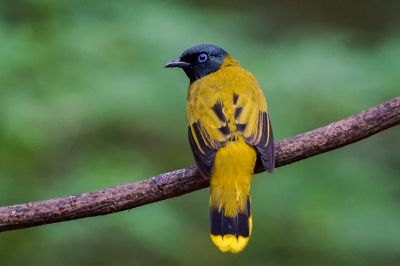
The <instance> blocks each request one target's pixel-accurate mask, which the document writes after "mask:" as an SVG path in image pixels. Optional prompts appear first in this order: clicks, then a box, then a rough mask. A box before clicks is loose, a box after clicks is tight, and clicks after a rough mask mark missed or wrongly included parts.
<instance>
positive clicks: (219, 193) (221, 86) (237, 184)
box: [187, 55, 269, 253]
mask: <svg viewBox="0 0 400 266" xmlns="http://www.w3.org/2000/svg"><path fill="white" fill-rule="evenodd" d="M216 104H220V106H221V109H222V115H221V114H220V113H218V111H216V108H215V106H216ZM238 109H240V112H238V111H236V110H238ZM266 112H267V105H266V102H265V98H264V95H263V92H262V90H261V89H260V87H259V85H258V83H257V81H256V80H255V78H254V76H253V75H252V74H251V73H249V72H247V71H245V70H244V69H243V68H241V67H240V65H239V63H238V62H237V61H235V60H234V59H232V57H231V56H230V55H228V56H226V58H225V60H224V62H223V64H222V66H221V68H220V69H219V70H218V71H216V72H214V73H211V74H209V75H207V76H205V77H203V78H201V79H198V80H196V81H195V82H193V83H191V85H190V86H189V92H188V98H187V115H188V117H187V118H188V123H189V125H190V133H191V135H192V136H193V139H194V142H195V145H196V146H197V148H198V150H199V151H200V153H202V154H205V153H206V152H205V151H204V147H205V146H206V147H209V148H210V149H214V150H216V152H215V157H214V161H213V168H212V170H211V173H210V174H211V181H210V186H211V197H210V205H211V208H215V209H216V210H218V212H221V211H223V216H224V217H231V218H234V217H236V216H237V215H238V214H239V213H245V212H246V211H247V209H246V208H247V204H248V203H247V202H248V200H249V197H250V181H251V178H252V175H253V169H254V166H255V163H256V158H257V153H256V149H255V148H254V147H252V146H251V145H250V144H249V142H254V143H257V142H259V141H260V139H261V138H262V131H263V130H262V129H263V128H265V127H264V126H265V125H263V123H265V122H266V121H263V120H262V119H261V118H260V114H262V113H266ZM235 113H236V114H238V115H236V116H235ZM222 117H223V118H225V119H221V118H222ZM238 124H240V125H246V126H245V128H244V129H243V131H239V130H238ZM194 125H196V127H197V128H198V130H197V131H196V128H195V126H194ZM224 127H228V128H229V131H228V130H225V131H224V130H221V128H224ZM267 128H268V131H269V123H268V125H267ZM196 132H197V133H196ZM226 132H229V133H228V134H226ZM199 139H200V140H202V141H203V142H204V145H201V143H200V140H199ZM268 139H269V138H268V137H267V142H266V143H264V144H263V145H265V146H266V145H267V144H268ZM246 140H247V142H246ZM200 155H201V154H200ZM248 212H250V210H248ZM248 227H249V231H250V232H249V234H248V236H245V237H243V236H240V235H234V234H224V235H213V234H212V235H211V239H212V241H213V243H214V244H215V245H216V246H217V247H218V248H219V249H220V250H221V251H223V252H226V251H229V252H233V253H237V252H240V251H241V250H242V249H243V248H244V247H245V246H246V245H247V242H248V240H249V237H250V233H251V228H252V218H251V216H250V215H249V217H248Z"/></svg>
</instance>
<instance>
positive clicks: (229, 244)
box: [211, 235, 249, 253]
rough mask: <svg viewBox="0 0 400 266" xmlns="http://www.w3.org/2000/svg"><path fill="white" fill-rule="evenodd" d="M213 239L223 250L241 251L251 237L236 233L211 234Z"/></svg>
mask: <svg viewBox="0 0 400 266" xmlns="http://www.w3.org/2000/svg"><path fill="white" fill-rule="evenodd" d="M211 240H212V242H213V243H214V245H216V246H217V247H218V249H219V250H220V251H222V252H231V253H239V252H241V251H242V250H243V249H244V248H245V247H246V246H247V243H248V242H249V237H243V236H238V237H236V236H234V235H224V236H221V235H211Z"/></svg>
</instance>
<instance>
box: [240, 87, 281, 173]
mask: <svg viewBox="0 0 400 266" xmlns="http://www.w3.org/2000/svg"><path fill="white" fill-rule="evenodd" d="M253 84H255V86H252V87H251V88H247V89H246V90H244V91H241V92H240V93H238V94H236V95H234V106H235V115H234V116H235V123H236V129H237V132H238V133H239V134H241V135H242V136H243V137H244V139H245V141H246V143H248V144H249V145H252V146H253V147H255V148H256V150H257V153H258V157H259V159H260V160H261V162H262V164H263V166H264V169H265V170H266V171H268V172H272V171H273V169H274V166H275V155H274V139H273V134H272V127H271V121H270V119H269V115H268V111H267V104H266V101H265V97H264V95H263V93H262V90H261V88H260V87H259V86H258V84H257V82H255V83H253Z"/></svg>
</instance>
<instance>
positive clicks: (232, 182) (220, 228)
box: [210, 141, 256, 253]
mask: <svg viewBox="0 0 400 266" xmlns="http://www.w3.org/2000/svg"><path fill="white" fill-rule="evenodd" d="M255 162H256V152H255V150H254V149H253V148H251V147H250V146H248V145H247V144H246V143H244V142H241V141H236V142H229V143H228V144H227V145H226V146H225V147H223V148H221V149H220V150H219V151H218V152H217V154H216V156H215V163H214V172H213V174H212V176H211V180H210V187H211V195H210V218H211V240H212V242H214V244H215V245H216V246H217V247H218V248H219V250H221V251H222V252H232V253H238V252H240V251H242V250H243V249H244V248H245V247H246V245H247V243H248V242H249V238H250V235H251V229H252V217H251V212H250V182H251V178H252V175H253V169H254V164H255Z"/></svg>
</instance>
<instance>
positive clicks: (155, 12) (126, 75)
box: [0, 0, 400, 266]
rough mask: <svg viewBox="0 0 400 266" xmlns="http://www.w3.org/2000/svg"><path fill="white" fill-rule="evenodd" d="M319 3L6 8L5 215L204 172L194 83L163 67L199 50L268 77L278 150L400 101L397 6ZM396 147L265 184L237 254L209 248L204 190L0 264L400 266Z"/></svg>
mask: <svg viewBox="0 0 400 266" xmlns="http://www.w3.org/2000/svg"><path fill="white" fill-rule="evenodd" d="M314 2H316V1H306V2H304V5H303V4H300V2H299V3H294V2H292V1H283V2H282V1H279V2H278V1H266V2H262V1H256V2H254V3H253V4H250V3H247V2H246V4H245V3H243V2H238V1H234V2H232V3H230V2H228V1H221V2H215V1H200V2H194V1H193V2H186V1H185V2H184V1H153V2H145V1H142V2H139V1H127V0H126V1H117V2H109V1H103V0H100V1H78V0H70V1H50V0H42V1H39V0H18V1H5V0H3V1H1V2H0V59H1V60H0V205H2V206H4V205H9V204H16V203H22V202H27V201H35V200H42V199H47V198H52V197H61V196H66V195H70V194H77V193H81V192H86V191H93V190H97V189H101V188H104V187H107V186H112V185H115V184H119V183H125V182H132V181H135V180H139V179H143V178H147V177H150V176H152V175H156V174H158V173H161V172H164V171H169V170H174V169H176V168H182V167H185V166H187V165H190V164H193V160H192V156H191V153H190V150H189V147H188V144H187V136H186V132H187V130H186V121H185V97H186V87H187V84H188V81H187V79H186V77H185V76H184V74H183V73H181V72H180V71H174V70H166V69H163V68H162V65H163V63H164V62H166V61H167V60H169V59H171V58H174V57H177V56H178V55H179V54H180V53H181V52H182V51H183V50H184V49H185V48H187V47H189V46H191V45H194V44H198V43H204V42H209V43H216V44H219V45H221V46H222V47H224V48H226V49H227V50H228V51H229V52H231V53H232V54H233V55H234V56H235V57H236V58H238V59H240V61H241V63H242V65H243V66H244V67H245V68H247V69H249V70H250V71H252V72H253V73H254V74H255V75H256V76H257V78H258V80H259V81H260V83H261V84H262V86H263V88H264V89H265V92H266V95H267V97H268V100H269V105H270V110H271V117H272V122H273V127H274V131H275V132H274V133H275V136H276V139H277V140H278V139H282V138H286V137H290V136H292V135H294V134H298V133H301V132H304V131H307V130H310V129H313V128H316V127H319V126H322V125H325V124H327V123H329V122H332V121H335V120H338V119H341V118H343V117H345V116H348V115H351V114H354V113H358V112H360V111H361V110H363V109H365V108H367V107H370V106H373V105H375V104H378V103H380V102H382V101H384V100H387V99H389V98H391V97H394V96H397V95H399V91H400V67H399V62H400V35H399V34H398V31H397V30H398V25H399V24H398V22H399V15H398V12H397V11H396V10H398V9H396V7H398V1H387V3H382V2H379V4H378V2H377V1H372V0H371V1H363V2H361V1H359V2H357V1H356V2H352V3H351V4H346V5H344V4H343V5H341V4H338V3H337V2H334V1H322V2H319V3H320V4H318V5H313V4H312V3H314ZM302 3H303V2H302ZM377 7H379V8H378V9H377ZM367 11H368V12H367ZM341 18H342V19H341ZM360 34H361V35H360ZM360 36H361V38H360ZM399 146H400V134H399V129H398V128H395V129H390V130H388V131H387V132H383V133H381V134H378V135H377V136H374V137H372V138H369V139H367V140H364V141H362V142H360V143H356V144H354V145H351V146H347V147H344V148H342V149H340V150H337V151H333V152H329V153H327V154H324V155H320V156H317V157H315V158H311V159H308V160H306V161H302V162H300V163H296V164H294V165H290V166H286V167H283V168H280V169H278V170H277V171H276V172H275V173H274V174H273V175H267V174H260V175H258V176H257V177H256V178H255V179H254V182H253V186H252V195H253V209H254V211H253V213H254V224H255V225H254V234H253V237H252V240H251V242H250V245H249V246H248V248H247V249H246V250H245V252H244V253H242V254H240V255H236V256H233V255H226V254H221V253H219V252H218V251H217V250H216V249H215V248H214V247H213V245H212V244H211V242H210V240H209V231H208V230H209V229H208V225H209V223H208V190H203V191H199V192H195V193H191V194H189V195H185V196H183V197H179V198H176V199H170V200H167V201H164V202H160V203H156V204H152V205H148V206H144V207H141V208H138V209H134V210H132V211H128V212H122V213H117V214H113V215H109V216H105V217H97V218H90V219H84V220H78V221H72V222H67V223H61V224H53V225H47V226H44V227H40V228H33V229H27V230H21V231H14V232H6V233H1V235H0V264H1V265H32V266H35V265H96V266H99V265H204V264H209V265H242V264H245V265H398V264H399V262H400V255H399V254H400V213H399V211H398V210H399V208H400V202H399V200H400V180H399V173H400V156H399V149H398V147H399Z"/></svg>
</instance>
